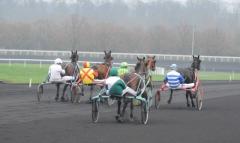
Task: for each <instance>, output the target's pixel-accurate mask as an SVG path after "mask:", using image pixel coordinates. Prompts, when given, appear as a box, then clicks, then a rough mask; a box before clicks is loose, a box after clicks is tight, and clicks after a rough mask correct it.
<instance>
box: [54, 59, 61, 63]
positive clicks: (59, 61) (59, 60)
mask: <svg viewBox="0 0 240 143" xmlns="http://www.w3.org/2000/svg"><path fill="white" fill-rule="evenodd" d="M54 63H55V64H62V63H63V62H62V60H61V59H60V58H57V59H56V60H54Z"/></svg>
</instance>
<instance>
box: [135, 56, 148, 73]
mask: <svg viewBox="0 0 240 143" xmlns="http://www.w3.org/2000/svg"><path fill="white" fill-rule="evenodd" d="M137 60H138V61H137V63H136V66H135V72H136V73H139V74H145V73H146V72H147V65H146V63H145V57H143V58H139V57H137Z"/></svg>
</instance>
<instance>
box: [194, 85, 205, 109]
mask: <svg viewBox="0 0 240 143" xmlns="http://www.w3.org/2000/svg"><path fill="white" fill-rule="evenodd" d="M195 94H196V104H197V109H198V110H199V111H200V110H202V106H203V91H202V89H201V88H198V90H197V91H196V93H195Z"/></svg>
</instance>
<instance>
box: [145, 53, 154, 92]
mask: <svg viewBox="0 0 240 143" xmlns="http://www.w3.org/2000/svg"><path fill="white" fill-rule="evenodd" d="M146 65H147V70H148V72H147V73H148V75H147V77H148V78H150V83H149V84H148V87H151V89H152V88H153V84H152V76H151V71H155V69H156V60H155V56H152V57H151V56H147V60H146Z"/></svg>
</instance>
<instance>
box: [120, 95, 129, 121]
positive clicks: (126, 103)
mask: <svg viewBox="0 0 240 143" xmlns="http://www.w3.org/2000/svg"><path fill="white" fill-rule="evenodd" d="M123 100H124V101H123V102H124V105H123V109H122V113H121V115H120V118H119V120H118V121H119V122H123V117H124V115H125V110H126V108H127V105H128V102H127V101H126V100H125V99H123Z"/></svg>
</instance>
